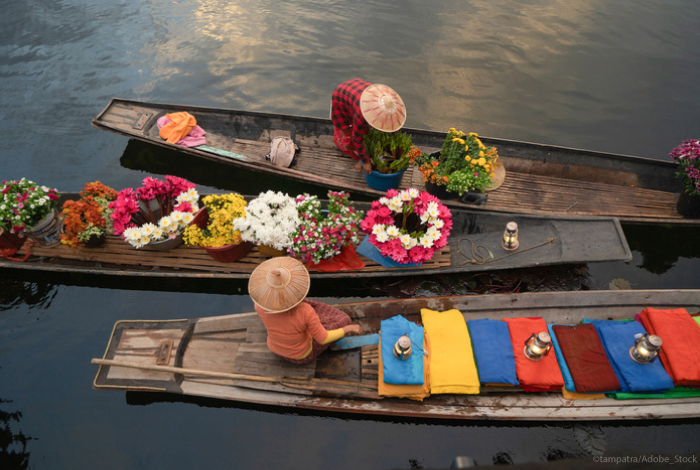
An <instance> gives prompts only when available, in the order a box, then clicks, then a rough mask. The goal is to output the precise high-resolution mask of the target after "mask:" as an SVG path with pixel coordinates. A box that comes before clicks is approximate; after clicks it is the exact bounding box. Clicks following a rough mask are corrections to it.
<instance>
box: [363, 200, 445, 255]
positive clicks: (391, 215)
mask: <svg viewBox="0 0 700 470" xmlns="http://www.w3.org/2000/svg"><path fill="white" fill-rule="evenodd" d="M360 228H361V229H362V230H363V231H364V232H365V233H366V234H367V238H366V241H364V242H363V244H366V243H369V244H370V245H372V246H373V247H375V248H376V249H377V250H378V251H379V255H380V256H381V257H382V258H385V259H386V261H387V263H386V264H384V263H382V264H384V265H385V266H391V265H393V264H394V263H398V264H399V265H407V264H413V265H420V264H422V263H424V262H426V261H429V260H431V259H432V257H433V255H434V254H435V252H436V251H440V250H442V249H443V248H444V247H445V246H446V245H447V241H448V240H447V238H448V236H449V235H450V232H451V230H452V213H451V212H450V210H449V209H448V208H447V207H446V206H445V205H444V204H442V203H441V202H440V200H439V199H438V198H437V197H435V196H433V195H431V194H429V193H428V192H426V191H419V190H418V189H416V188H408V189H405V190H403V191H397V190H395V189H390V190H389V191H387V194H386V197H382V198H380V199H379V200H377V201H374V202H372V209H370V210H369V211H367V215H366V216H365V218H364V219H363V220H362V222H361V223H360ZM361 248H362V247H361ZM358 252H361V253H362V254H365V253H367V252H366V251H364V250H362V251H361V250H360V249H358ZM372 259H375V260H377V259H376V258H375V257H372ZM378 261H379V262H380V263H381V262H382V261H381V260H378ZM392 261H393V262H394V263H392Z"/></svg>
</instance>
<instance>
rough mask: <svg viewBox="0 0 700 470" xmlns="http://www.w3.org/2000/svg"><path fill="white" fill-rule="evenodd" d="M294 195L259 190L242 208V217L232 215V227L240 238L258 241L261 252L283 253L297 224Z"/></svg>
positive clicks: (253, 241)
mask: <svg viewBox="0 0 700 470" xmlns="http://www.w3.org/2000/svg"><path fill="white" fill-rule="evenodd" d="M299 223H300V220H299V214H298V212H297V208H296V203H295V201H294V198H292V197H290V196H289V195H287V194H284V193H282V192H279V191H277V192H275V191H267V192H264V193H260V194H259V195H258V197H256V198H255V199H253V200H251V201H250V202H249V203H248V205H247V206H246V208H245V217H240V218H238V219H234V221H233V228H234V230H239V231H240V232H241V238H242V239H243V240H244V241H247V242H252V243H255V244H257V245H258V250H259V251H260V253H261V254H262V255H263V256H283V255H284V254H285V252H286V251H287V249H288V248H289V247H290V246H291V245H292V238H291V237H292V233H294V231H295V230H296V229H297V228H298V227H299Z"/></svg>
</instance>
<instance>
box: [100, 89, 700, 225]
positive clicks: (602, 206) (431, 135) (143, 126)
mask: <svg viewBox="0 0 700 470" xmlns="http://www.w3.org/2000/svg"><path fill="white" fill-rule="evenodd" d="M178 111H187V112H189V113H190V114H192V115H194V116H195V118H196V119H197V122H198V124H199V125H200V126H201V127H202V128H203V129H204V130H205V131H206V132H207V135H206V137H207V145H206V146H200V147H194V148H185V147H181V146H177V145H173V144H168V143H167V142H165V141H164V140H163V139H161V138H160V136H159V135H158V127H157V125H156V120H157V118H159V117H160V116H162V115H164V114H165V113H171V112H178ZM92 125H93V126H95V127H96V128H98V129H103V130H107V131H111V132H115V133H118V134H121V135H125V136H127V137H131V138H134V139H139V140H142V141H145V142H149V143H152V144H156V145H160V146H163V147H167V148H170V149H176V150H179V151H181V152H184V153H186V154H190V155H194V156H197V157H202V158H206V159H210V160H214V161H218V162H222V163H224V164H227V165H233V166H235V167H237V168H241V169H245V170H251V171H255V172H262V173H266V174H271V175H276V176H280V177H284V178H290V179H293V180H297V181H302V182H306V183H312V184H316V185H320V186H323V187H324V188H335V189H340V190H346V191H350V192H352V193H353V194H366V195H369V196H373V197H379V196H380V195H381V194H382V193H380V192H379V191H376V190H374V189H371V188H370V187H369V186H367V183H366V182H365V180H364V177H363V175H362V174H360V173H357V172H355V171H352V169H351V167H352V164H353V162H352V160H351V159H350V158H349V157H346V156H345V155H343V154H342V153H341V152H340V151H338V150H337V149H336V148H335V145H334V144H333V126H332V123H331V121H330V120H329V119H319V118H311V117H299V116H288V115H280V114H269V113H257V112H248V111H235V110H227V109H215V108H204V107H195V106H181V105H172V104H157V103H146V102H139V101H133V100H122V99H112V100H111V101H110V102H109V104H108V105H107V106H106V108H105V109H104V110H103V111H102V112H101V113H100V114H99V115H98V116H97V117H96V118H95V119H93V121H92ZM465 130H469V129H465ZM404 131H405V132H407V133H408V134H409V135H411V137H412V140H413V142H414V144H415V145H416V146H417V147H418V148H420V149H421V150H422V151H424V152H426V153H430V152H433V151H437V150H439V149H440V148H441V147H442V143H443V140H444V138H445V135H446V134H445V133H444V132H433V131H428V130H421V129H404ZM279 135H282V136H289V137H291V138H292V139H294V141H295V142H296V143H297V144H298V145H299V147H300V148H301V152H300V154H299V156H298V157H297V163H296V164H295V165H294V166H293V167H292V168H280V167H277V166H274V165H272V164H270V163H269V162H266V161H265V155H267V153H268V152H269V151H270V141H271V139H272V138H273V137H275V136H279ZM482 141H483V142H484V144H486V145H488V146H494V147H496V148H497V149H498V152H499V155H500V156H501V161H502V162H503V166H504V167H505V169H506V176H505V181H504V182H503V184H502V185H501V186H500V187H499V188H498V189H496V190H494V191H490V192H489V197H488V200H487V202H486V204H485V205H483V206H474V205H468V204H464V203H461V202H459V201H458V200H445V201H444V202H445V203H446V204H448V205H450V206H453V207H461V208H467V207H471V208H472V209H474V210H483V211H494V212H509V213H520V214H548V215H568V216H610V217H617V218H619V219H620V220H621V221H623V222H643V223H663V224H670V223H672V224H700V220H692V219H683V218H682V217H681V215H680V214H678V212H677V211H676V205H675V204H676V197H677V196H676V193H677V192H679V191H680V189H681V185H680V182H679V181H678V180H677V179H676V177H675V171H676V165H675V164H674V163H673V162H671V161H660V160H653V159H648V158H642V157H633V156H627V155H618V154H609V153H601V152H593V151H587V150H578V149H571V148H564V147H556V146H551V145H541V144H534V143H527V142H518V141H512V140H503V139H493V138H485V137H484V138H482ZM401 187H402V188H405V187H416V188H421V189H422V188H423V187H424V182H423V177H422V175H421V173H420V172H418V171H416V170H415V168H413V167H409V169H408V170H407V172H406V173H405V174H404V176H403V180H402V183H401Z"/></svg>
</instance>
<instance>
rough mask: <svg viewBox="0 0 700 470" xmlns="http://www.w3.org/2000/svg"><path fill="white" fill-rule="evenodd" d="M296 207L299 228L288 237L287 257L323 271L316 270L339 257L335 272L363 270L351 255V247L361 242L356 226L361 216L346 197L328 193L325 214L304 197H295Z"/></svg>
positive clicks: (314, 199) (315, 202) (312, 199)
mask: <svg viewBox="0 0 700 470" xmlns="http://www.w3.org/2000/svg"><path fill="white" fill-rule="evenodd" d="M296 206H297V212H298V213H299V219H300V224H299V227H298V228H297V229H296V230H295V231H294V232H293V233H292V244H291V246H290V247H289V255H290V256H292V257H295V258H299V259H301V260H303V261H306V263H307V267H310V268H320V269H324V270H325V269H326V268H325V265H324V266H319V264H320V263H321V262H322V261H324V260H329V259H332V258H336V257H338V256H340V255H341V253H343V257H342V259H340V258H338V259H337V260H336V261H337V262H336V263H335V266H334V267H335V268H337V269H344V268H350V269H360V268H362V267H363V266H364V263H362V261H361V260H360V259H359V257H357V255H356V254H354V246H355V245H357V244H358V243H360V241H361V237H360V234H359V233H360V230H359V224H360V221H361V220H362V215H363V213H362V212H361V211H356V210H355V209H354V208H353V207H352V203H351V202H350V195H349V194H348V193H346V192H338V191H328V209H326V210H323V209H322V208H321V201H319V199H318V197H317V196H312V195H310V194H308V193H305V194H301V195H299V196H297V197H296ZM353 255H354V256H353ZM353 260H354V262H353ZM328 268H329V269H331V268H333V267H331V266H329V267H328Z"/></svg>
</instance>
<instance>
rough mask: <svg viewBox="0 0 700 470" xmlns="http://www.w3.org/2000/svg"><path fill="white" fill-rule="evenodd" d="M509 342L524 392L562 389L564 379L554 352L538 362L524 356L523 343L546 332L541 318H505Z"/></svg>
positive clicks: (545, 325) (545, 326)
mask: <svg viewBox="0 0 700 470" xmlns="http://www.w3.org/2000/svg"><path fill="white" fill-rule="evenodd" d="M503 321H505V322H507V323H508V330H509V331H510V340H511V342H512V343H513V354H514V355H515V371H516V373H517V374H518V381H519V382H520V386H521V387H522V389H523V390H524V391H526V392H551V391H555V390H561V389H562V387H564V377H563V376H562V375H561V370H559V363H558V362H557V357H556V355H555V354H554V351H550V352H549V354H547V355H546V356H544V357H543V358H542V359H540V360H539V361H537V362H535V361H531V360H530V359H528V358H527V357H526V356H525V353H524V352H523V350H524V349H525V341H527V340H528V338H530V336H532V334H533V333H534V334H537V333H539V332H541V331H545V332H546V331H547V323H545V321H544V320H543V319H542V318H541V317H521V318H506V319H505V320H503Z"/></svg>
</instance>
